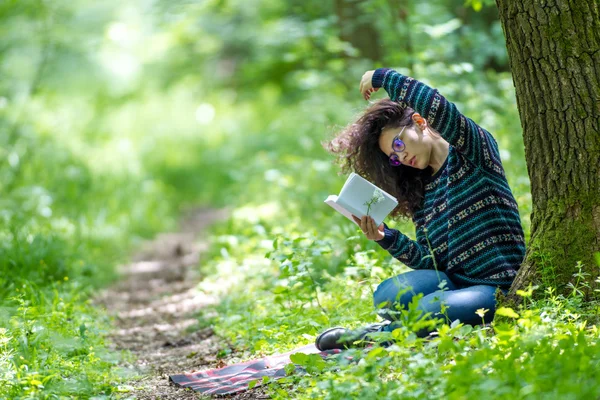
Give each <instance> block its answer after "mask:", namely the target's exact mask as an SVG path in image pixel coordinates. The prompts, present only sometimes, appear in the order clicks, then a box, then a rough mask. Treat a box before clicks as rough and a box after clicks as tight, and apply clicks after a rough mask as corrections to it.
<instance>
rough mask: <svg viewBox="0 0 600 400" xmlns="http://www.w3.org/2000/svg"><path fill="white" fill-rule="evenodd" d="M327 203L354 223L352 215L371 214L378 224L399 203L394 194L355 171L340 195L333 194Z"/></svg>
mask: <svg viewBox="0 0 600 400" xmlns="http://www.w3.org/2000/svg"><path fill="white" fill-rule="evenodd" d="M325 203H327V204H329V205H330V206H331V207H333V208H334V209H336V210H337V211H338V212H339V213H340V214H342V215H344V216H345V217H346V218H348V219H349V220H350V221H352V222H354V223H356V222H355V221H354V219H352V215H356V216H357V217H358V218H361V217H362V216H364V215H370V216H371V217H373V219H374V220H375V224H377V226H379V225H380V224H381V223H382V222H383V220H384V219H385V217H387V216H388V214H389V213H390V212H391V211H392V210H393V209H394V208H396V206H397V205H398V201H397V200H396V199H395V198H394V197H393V196H392V195H390V194H389V193H386V192H384V191H383V190H381V189H380V188H378V187H377V186H375V185H373V184H372V183H371V182H369V181H368V180H366V179H365V178H363V177H362V176H360V175H358V174H355V173H354V172H353V173H351V174H350V176H349V177H348V179H346V183H344V187H342V190H341V191H340V194H339V196H336V195H333V194H332V195H330V196H329V197H327V199H325Z"/></svg>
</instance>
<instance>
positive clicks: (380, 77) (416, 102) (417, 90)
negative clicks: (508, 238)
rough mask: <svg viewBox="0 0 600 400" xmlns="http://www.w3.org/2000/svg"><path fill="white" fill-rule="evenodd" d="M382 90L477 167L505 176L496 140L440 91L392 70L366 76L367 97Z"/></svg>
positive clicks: (363, 86)
mask: <svg viewBox="0 0 600 400" xmlns="http://www.w3.org/2000/svg"><path fill="white" fill-rule="evenodd" d="M369 79H370V82H368V81H369ZM380 87H383V88H384V89H385V91H386V92H387V93H388V95H389V96H390V99H391V100H393V101H397V102H400V103H401V102H404V103H405V104H406V105H408V106H409V107H411V108H412V109H414V110H415V111H416V112H418V113H419V114H421V115H422V116H423V118H425V119H427V122H428V123H429V125H430V126H431V127H432V128H433V129H435V130H436V131H438V132H439V133H440V135H442V137H443V138H444V139H446V140H447V141H448V143H450V144H451V145H452V146H454V147H455V148H456V149H457V150H458V151H460V152H461V153H463V154H464V155H465V156H466V157H467V158H468V159H469V160H471V161H472V162H473V163H474V164H475V165H478V166H482V167H485V168H487V169H490V170H492V171H495V172H497V173H499V174H501V175H503V176H504V170H503V168H502V164H501V162H500V153H499V152H498V144H497V143H496V140H495V139H494V138H493V137H492V135H491V134H490V133H489V132H488V131H486V130H485V129H483V128H481V127H480V126H479V125H477V124H476V123H475V122H473V120H471V119H470V118H467V117H466V116H464V115H463V114H461V113H460V112H459V111H458V108H457V107H456V106H455V105H454V104H453V103H451V102H449V101H448V100H446V98H445V97H444V96H442V95H441V94H440V93H439V92H438V91H437V89H433V88H431V87H429V86H427V85H426V84H424V83H423V82H420V81H418V80H416V79H414V78H411V77H408V76H405V75H402V74H401V73H399V72H397V71H394V70H393V69H389V68H379V69H377V70H374V71H367V72H366V73H365V74H364V75H363V77H362V79H361V86H360V92H361V94H362V95H363V97H365V98H366V99H369V98H370V95H371V93H372V92H374V91H376V90H378V89H379V88H380Z"/></svg>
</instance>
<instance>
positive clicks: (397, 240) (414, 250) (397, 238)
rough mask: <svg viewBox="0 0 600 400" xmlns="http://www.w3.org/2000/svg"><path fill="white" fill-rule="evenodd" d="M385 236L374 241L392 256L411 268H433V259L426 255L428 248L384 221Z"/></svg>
mask: <svg viewBox="0 0 600 400" xmlns="http://www.w3.org/2000/svg"><path fill="white" fill-rule="evenodd" d="M383 226H384V232H385V236H384V238H383V239H381V240H378V241H376V243H377V244H379V245H380V246H381V247H382V248H383V249H384V250H387V251H389V252H390V254H391V255H392V257H394V258H395V259H397V260H398V261H401V262H403V263H404V264H406V265H407V266H409V267H410V268H412V269H434V264H433V260H432V259H431V257H427V258H425V257H426V256H428V255H429V254H430V252H429V248H428V247H427V246H423V245H421V244H420V243H418V242H416V241H414V240H411V239H410V238H409V237H408V236H406V235H405V234H403V233H401V232H400V231H398V230H397V229H390V228H388V226H387V225H386V224H385V223H384V224H383Z"/></svg>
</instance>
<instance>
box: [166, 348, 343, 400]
mask: <svg viewBox="0 0 600 400" xmlns="http://www.w3.org/2000/svg"><path fill="white" fill-rule="evenodd" d="M294 353H304V354H319V355H320V356H321V357H323V358H326V357H327V356H330V355H332V354H337V353H340V350H328V351H319V350H318V349H317V348H316V347H315V345H314V344H310V345H308V346H304V347H300V348H298V349H295V350H292V351H290V352H287V353H283V354H275V355H272V356H269V357H265V358H261V359H259V360H252V361H246V362H244V363H240V364H234V365H229V366H227V367H223V368H218V369H210V370H206V371H200V372H193V373H190V374H182V375H171V376H170V377H169V379H170V381H171V382H173V383H175V384H176V385H179V386H181V387H186V388H191V389H194V390H195V391H197V392H200V393H204V394H216V395H226V394H232V393H238V392H243V391H244V390H248V384H249V383H250V382H251V381H254V380H256V381H257V382H258V384H260V383H261V382H262V378H263V377H264V376H268V377H269V378H270V379H278V378H282V377H284V376H285V366H286V365H287V364H290V363H291V361H290V355H292V354H294Z"/></svg>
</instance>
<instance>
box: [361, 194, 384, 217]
mask: <svg viewBox="0 0 600 400" xmlns="http://www.w3.org/2000/svg"><path fill="white" fill-rule="evenodd" d="M383 200H384V197H383V193H382V192H381V190H379V189H375V190H374V191H373V195H371V198H370V199H369V200H367V201H366V202H365V203H364V204H363V205H365V206H367V215H370V212H371V207H372V206H374V205H376V204H379V203H381V202H382V201H383Z"/></svg>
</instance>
